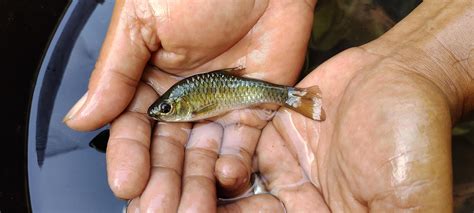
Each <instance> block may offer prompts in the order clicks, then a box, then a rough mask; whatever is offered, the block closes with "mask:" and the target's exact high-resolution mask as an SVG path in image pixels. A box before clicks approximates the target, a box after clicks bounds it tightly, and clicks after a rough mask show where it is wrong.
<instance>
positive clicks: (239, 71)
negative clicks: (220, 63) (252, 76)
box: [216, 65, 245, 76]
mask: <svg viewBox="0 0 474 213" xmlns="http://www.w3.org/2000/svg"><path fill="white" fill-rule="evenodd" d="M244 71H245V67H244V66H242V65H240V66H238V67H231V68H225V69H221V70H216V72H223V73H227V74H231V75H235V76H242V75H243V74H244Z"/></svg>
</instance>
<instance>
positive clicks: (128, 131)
mask: <svg viewBox="0 0 474 213" xmlns="http://www.w3.org/2000/svg"><path fill="white" fill-rule="evenodd" d="M156 98H157V95H156V93H155V92H154V91H153V89H151V88H150V87H149V86H147V85H144V84H140V86H139V87H138V90H137V94H136V97H135V99H134V100H133V102H132V103H131V105H130V107H129V110H128V111H126V112H125V113H123V114H122V115H120V116H119V117H118V118H117V119H116V120H114V121H113V122H112V124H111V127H110V138H109V142H108V145H107V153H106V156H107V174H108V180H109V185H110V187H111V189H112V191H113V192H114V194H115V195H116V196H117V197H120V198H124V199H130V198H133V197H137V196H139V195H140V194H141V193H142V191H143V189H144V188H145V185H146V183H147V181H148V177H149V172H150V152H149V146H150V135H151V125H152V124H151V122H150V120H149V119H148V118H147V116H146V113H145V112H146V110H147V108H148V106H149V105H150V104H151V103H152V101H153V100H155V99H156Z"/></svg>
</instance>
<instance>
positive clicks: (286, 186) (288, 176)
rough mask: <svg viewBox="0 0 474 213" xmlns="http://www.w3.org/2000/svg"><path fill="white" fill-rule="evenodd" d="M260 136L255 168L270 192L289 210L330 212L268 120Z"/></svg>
mask: <svg viewBox="0 0 474 213" xmlns="http://www.w3.org/2000/svg"><path fill="white" fill-rule="evenodd" d="M262 138H263V139H264V140H260V142H259V145H258V147H257V159H258V168H259V169H260V173H261V175H262V179H263V180H265V182H266V186H267V189H268V190H270V193H271V194H273V195H275V196H276V197H278V198H279V199H280V200H281V201H282V202H283V204H284V205H285V208H286V210H288V211H289V212H329V209H328V208H327V206H326V204H325V201H324V200H323V198H322V196H321V194H320V193H319V192H318V190H317V189H316V187H314V185H313V184H312V183H311V182H310V181H309V180H308V179H307V178H306V177H307V176H308V175H307V174H305V173H304V172H303V170H302V169H301V167H300V166H299V164H298V162H297V160H296V159H295V156H293V155H291V153H290V152H289V151H288V150H287V149H286V147H285V143H284V141H283V139H282V138H281V136H280V135H279V134H278V132H276V130H275V128H274V127H273V125H272V124H271V123H270V124H269V125H267V127H265V129H264V130H263V131H262Z"/></svg>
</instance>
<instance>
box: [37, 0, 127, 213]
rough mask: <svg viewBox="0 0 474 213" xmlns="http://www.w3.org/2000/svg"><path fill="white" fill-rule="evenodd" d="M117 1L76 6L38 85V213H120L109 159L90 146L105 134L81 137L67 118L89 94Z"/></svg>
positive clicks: (82, 0) (86, 0) (79, 0)
mask: <svg viewBox="0 0 474 213" xmlns="http://www.w3.org/2000/svg"><path fill="white" fill-rule="evenodd" d="M113 5H114V1H95V0H76V1H71V4H70V6H69V7H68V9H67V12H66V13H65V15H64V17H63V19H62V21H61V24H60V25H59V27H58V28H57V31H56V33H55V34H54V37H53V39H52V41H51V43H50V46H49V48H48V50H47V53H46V55H45V58H44V60H43V63H42V65H41V68H40V72H39V75H38V79H37V81H36V86H35V91H34V96H33V101H32V106H31V112H30V121H29V132H28V181H29V193H30V200H31V209H32V210H33V212H120V211H122V209H123V207H124V206H125V202H124V201H122V200H119V199H117V198H115V196H114V195H113V194H112V192H111V191H110V189H109V186H108V184H107V176H106V166H105V154H104V153H101V152H98V151H96V149H93V148H91V147H90V146H89V142H90V141H91V140H92V139H93V138H94V137H95V136H96V135H97V134H98V133H99V132H101V131H102V130H103V129H101V130H97V131H94V132H86V133H83V132H76V131H73V130H71V129H69V128H68V127H67V126H66V125H64V123H63V122H62V119H63V117H64V115H65V114H66V113H67V111H68V110H69V109H70V108H71V107H72V105H73V104H74V103H75V101H77V100H78V99H79V98H80V97H81V96H82V95H83V93H84V92H85V91H86V90H87V84H88V80H89V76H90V74H91V72H92V69H93V68H94V64H95V61H96V59H97V57H98V54H99V50H100V47H101V45H102V42H103V39H104V36H105V33H106V31H107V27H108V24H109V21H110V17H111V13H112V9H113Z"/></svg>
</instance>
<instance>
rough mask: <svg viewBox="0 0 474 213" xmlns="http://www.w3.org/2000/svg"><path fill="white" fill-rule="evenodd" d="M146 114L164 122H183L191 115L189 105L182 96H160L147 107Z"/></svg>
mask: <svg viewBox="0 0 474 213" xmlns="http://www.w3.org/2000/svg"><path fill="white" fill-rule="evenodd" d="M148 116H149V117H151V118H153V119H155V120H157V121H164V122H184V121H188V120H189V119H190V118H191V116H192V112H191V107H190V105H189V104H188V102H186V100H184V99H183V98H169V97H163V96H162V97H161V98H159V99H158V100H157V101H156V102H155V103H153V104H152V105H151V106H150V108H149V109H148Z"/></svg>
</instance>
